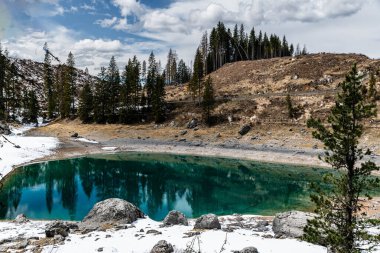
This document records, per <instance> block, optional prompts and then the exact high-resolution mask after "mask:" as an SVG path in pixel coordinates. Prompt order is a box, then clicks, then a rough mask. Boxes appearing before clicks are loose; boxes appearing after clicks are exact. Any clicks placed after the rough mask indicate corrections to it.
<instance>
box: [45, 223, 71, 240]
mask: <svg viewBox="0 0 380 253" xmlns="http://www.w3.org/2000/svg"><path fill="white" fill-rule="evenodd" d="M69 232H70V227H69V226H68V225H67V224H65V223H64V222H62V221H53V222H51V223H49V224H47V225H46V228H45V235H46V237H54V236H56V235H60V236H63V237H67V236H68V235H69Z"/></svg>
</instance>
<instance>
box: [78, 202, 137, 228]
mask: <svg viewBox="0 0 380 253" xmlns="http://www.w3.org/2000/svg"><path fill="white" fill-rule="evenodd" d="M139 218H144V213H143V212H142V211H141V210H140V209H138V208H137V207H136V206H135V205H133V204H131V203H129V202H127V201H125V200H122V199H117V198H112V199H106V200H103V201H101V202H98V203H96V204H95V206H94V207H93V208H92V209H91V211H90V212H89V213H88V214H87V215H86V217H84V219H83V220H82V224H81V227H87V228H89V227H92V228H99V227H100V226H101V225H103V224H123V223H124V224H125V223H132V222H135V221H136V220H137V219H139Z"/></svg>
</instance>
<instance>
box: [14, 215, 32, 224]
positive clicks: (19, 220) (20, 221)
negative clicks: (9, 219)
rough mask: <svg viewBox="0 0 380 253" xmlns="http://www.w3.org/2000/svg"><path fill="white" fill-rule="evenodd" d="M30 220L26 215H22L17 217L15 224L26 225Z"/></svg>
mask: <svg viewBox="0 0 380 253" xmlns="http://www.w3.org/2000/svg"><path fill="white" fill-rule="evenodd" d="M28 221H29V220H28V218H26V216H25V214H23V213H21V214H19V215H17V216H16V218H15V220H14V222H16V223H26V222H28Z"/></svg>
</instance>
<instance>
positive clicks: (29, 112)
mask: <svg viewBox="0 0 380 253" xmlns="http://www.w3.org/2000/svg"><path fill="white" fill-rule="evenodd" d="M23 107H24V112H23V117H24V118H23V121H24V122H27V123H35V124H36V125H37V124H38V114H39V109H40V108H39V103H38V100H37V96H36V93H35V91H25V93H24V98H23Z"/></svg>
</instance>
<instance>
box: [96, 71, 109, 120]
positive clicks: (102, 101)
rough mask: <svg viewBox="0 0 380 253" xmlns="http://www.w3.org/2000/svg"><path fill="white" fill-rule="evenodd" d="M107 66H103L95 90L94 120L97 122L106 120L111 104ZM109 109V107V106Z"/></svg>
mask: <svg viewBox="0 0 380 253" xmlns="http://www.w3.org/2000/svg"><path fill="white" fill-rule="evenodd" d="M106 72H107V70H106V68H104V67H101V68H100V73H99V75H98V80H97V82H96V83H95V92H94V106H93V108H94V120H95V121H96V122H97V123H105V122H106V112H107V111H106V110H107V107H108V105H109V96H108V93H107V88H108V87H107V86H108V85H107V80H106V78H107V77H106V75H107V74H106ZM108 109H109V108H108Z"/></svg>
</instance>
